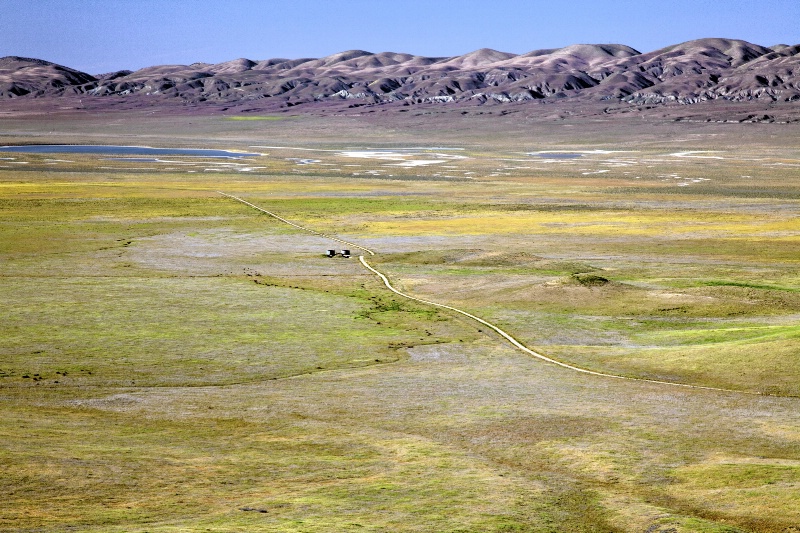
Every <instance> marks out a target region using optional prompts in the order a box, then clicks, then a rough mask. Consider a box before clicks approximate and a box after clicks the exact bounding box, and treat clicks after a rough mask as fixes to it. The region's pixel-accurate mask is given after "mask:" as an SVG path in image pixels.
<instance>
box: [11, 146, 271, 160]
mask: <svg viewBox="0 0 800 533" xmlns="http://www.w3.org/2000/svg"><path fill="white" fill-rule="evenodd" d="M0 152H22V153H28V154H123V155H192V156H196V157H225V158H229V159H239V158H241V157H255V156H260V155H261V154H253V153H244V152H229V151H228V150H206V149H200V148H151V147H149V146H113V145H93V144H27V145H24V146H0Z"/></svg>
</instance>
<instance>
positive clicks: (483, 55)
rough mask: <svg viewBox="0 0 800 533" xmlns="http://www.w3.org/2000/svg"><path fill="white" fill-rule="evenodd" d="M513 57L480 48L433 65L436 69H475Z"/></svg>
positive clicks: (507, 53)
mask: <svg viewBox="0 0 800 533" xmlns="http://www.w3.org/2000/svg"><path fill="white" fill-rule="evenodd" d="M514 57H517V54H512V53H509V52H500V51H499V50H493V49H491V48H481V49H480V50H475V51H474V52H470V53H468V54H464V55H461V56H456V57H451V58H448V59H445V60H444V61H439V62H437V63H435V65H436V66H437V67H455V68H459V69H464V68H475V67H484V66H486V65H491V64H493V63H498V62H500V61H506V60H509V59H511V58H514Z"/></svg>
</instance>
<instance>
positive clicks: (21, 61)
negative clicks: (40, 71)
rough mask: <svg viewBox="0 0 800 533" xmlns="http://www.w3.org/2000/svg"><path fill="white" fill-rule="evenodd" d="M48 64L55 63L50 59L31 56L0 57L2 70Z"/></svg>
mask: <svg viewBox="0 0 800 533" xmlns="http://www.w3.org/2000/svg"><path fill="white" fill-rule="evenodd" d="M50 65H55V63H51V62H50V61H45V60H44V59H36V58H33V57H21V56H5V57H0V69H3V70H15V69H19V68H27V67H33V66H50Z"/></svg>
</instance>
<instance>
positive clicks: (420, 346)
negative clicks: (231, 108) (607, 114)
mask: <svg viewBox="0 0 800 533" xmlns="http://www.w3.org/2000/svg"><path fill="white" fill-rule="evenodd" d="M462 118H463V117H456V116H453V115H443V116H437V115H422V114H419V115H413V114H409V115H408V116H403V117H400V116H398V118H397V119H396V120H392V121H386V120H381V119H380V117H376V116H373V115H359V114H357V113H354V114H351V115H343V116H327V117H316V116H310V115H297V116H281V117H279V118H278V119H268V120H267V119H265V120H247V121H241V120H230V118H229V117H225V116H183V117H181V116H175V117H171V118H170V120H163V119H162V118H159V117H154V116H149V115H145V114H122V113H120V114H114V113H106V114H102V115H64V116H62V117H59V116H55V117H53V116H49V117H38V116H35V115H31V116H27V117H5V118H2V119H0V122H2V123H3V128H2V131H3V132H4V133H3V134H2V138H0V144H4V145H8V144H21V143H23V144H32V143H37V144H49V143H56V144H65V143H67V144H92V143H99V144H108V143H114V144H120V145H133V144H136V145H150V146H159V147H189V148H219V149H228V150H236V151H240V152H249V153H259V154H262V155H259V156H248V157H244V158H237V159H220V158H207V157H200V156H163V157H161V156H159V157H156V158H151V160H147V161H142V160H137V159H136V158H135V157H126V156H123V157H120V158H117V157H115V156H112V157H109V156H107V155H93V154H63V153H61V154H19V153H11V152H5V153H0V257H1V258H2V262H0V277H2V283H0V298H2V302H3V304H2V305H3V316H4V318H3V335H2V337H1V338H0V410H1V411H0V413H1V414H2V417H0V465H1V466H2V470H3V475H2V476H0V490H2V492H3V493H4V494H6V500H5V503H4V511H3V512H2V513H0V530H3V531H26V532H33V531H64V532H66V531H89V532H92V531H97V532H99V531H120V532H122V531H125V532H130V531H140V532H144V531H148V532H167V531H220V532H227V531H230V532H233V531H297V532H301V531H302V532H313V531H319V532H328V531H376V532H378V531H387V532H388V531H392V532H394V531H409V532H411V531H418V532H422V531H426V532H427V531H430V532H434V531H436V532H444V531H451V532H456V531H459V532H467V531H474V532H479V531H480V532H484V531H498V532H500V531H531V532H561V531H570V532H581V531H585V532H621V531H632V532H633V531H647V532H650V533H657V532H662V533H666V532H673V531H675V532H689V531H700V532H745V531H751V532H790V531H795V530H796V529H797V528H800V504H799V503H798V502H800V497H798V496H800V409H798V406H799V405H800V404H798V402H800V399H799V398H800V386H798V383H800V365H798V358H800V342H798V339H799V338H800V327H799V326H798V317H800V219H799V218H798V213H799V212H800V210H798V207H800V205H799V204H800V179H798V175H799V174H798V168H800V146H798V145H797V143H796V140H797V139H798V138H800V137H798V135H797V134H798V131H797V126H796V125H792V124H716V123H675V122H672V121H666V120H657V119H655V118H651V119H648V120H641V119H639V120H638V121H637V120H634V119H624V118H620V117H616V118H610V119H608V120H606V121H603V120H600V119H598V120H587V119H581V120H576V121H574V122H571V121H570V120H568V119H548V120H544V119H538V118H536V117H529V118H528V119H524V120H523V119H520V117H500V116H485V115H484V116H480V117H478V116H473V117H466V118H463V121H462ZM217 191H224V192H226V193H229V194H232V195H235V196H237V197H240V198H242V199H244V200H246V201H248V202H251V203H253V204H254V205H258V206H261V207H263V208H264V209H267V210H269V211H271V212H274V213H276V214H278V215H280V216H281V217H283V218H285V219H286V220H288V221H290V222H293V223H296V224H298V225H300V226H303V227H306V228H311V229H312V230H315V231H318V232H319V233H320V234H313V233H308V232H305V231H302V230H301V229H299V228H297V227H292V226H289V225H287V224H285V223H282V222H280V221H277V220H275V219H274V218H271V217H269V216H267V215H265V214H263V213H259V212H258V211H256V210H254V209H253V208H252V207H250V206H247V205H244V204H242V203H240V202H236V201H233V200H232V199H230V198H226V197H225V196H222V195H220V194H219V193H218V192H217ZM328 236H335V237H337V238H340V239H342V240H344V241H346V242H349V243H357V244H359V245H363V246H364V247H366V248H368V249H370V250H374V251H375V252H376V256H375V257H374V258H370V259H369V261H370V264H372V265H373V266H374V267H375V268H376V269H378V270H380V271H381V272H384V273H386V275H387V276H388V278H389V279H390V281H391V284H392V285H393V286H395V287H397V289H398V290H400V291H402V292H404V293H408V294H410V295H413V296H415V297H418V298H421V299H424V300H431V301H435V302H440V303H442V304H446V305H448V306H452V307H455V308H458V309H463V310H465V311H467V312H469V313H472V314H475V315H477V316H479V317H482V318H484V319H486V320H487V321H489V322H491V323H493V324H497V325H498V326H499V327H500V328H502V329H503V330H504V331H507V332H509V333H510V334H511V335H513V336H514V337H515V338H518V339H519V340H520V342H523V343H524V344H525V345H526V346H529V347H530V348H531V349H533V350H535V351H536V352H538V353H541V354H543V355H545V356H547V357H551V358H553V359H556V360H559V361H563V362H565V363H567V364H569V365H573V366H576V367H580V368H585V369H589V370H592V371H596V372H598V373H608V374H614V375H619V376H627V377H632V378H638V379H640V380H650V381H636V380H620V379H616V378H613V377H605V376H599V375H591V374H585V373H579V372H575V371H573V370H570V369H568V368H563V367H559V366H556V365H553V364H550V363H547V362H545V361H542V360H540V359H536V358H534V357H531V356H530V355H526V354H525V353H523V352H521V351H519V350H516V349H514V348H513V347H512V346H511V345H510V344H509V343H508V342H507V341H506V340H505V339H503V338H501V337H500V336H499V335H498V334H497V333H496V332H494V331H492V330H491V329H489V328H487V327H485V326H484V325H482V324H480V323H477V322H475V321H474V320H471V319H469V318H467V317H465V316H463V315H460V314H459V313H456V312H453V311H451V310H448V309H445V308H437V307H432V306H429V305H426V304H424V303H422V302H418V301H412V300H409V299H406V298H403V297H401V296H399V295H397V294H395V293H392V292H390V291H389V290H388V289H387V288H386V286H385V285H384V283H383V282H382V280H381V279H379V278H378V277H377V276H375V275H374V274H373V273H372V272H369V271H368V270H366V269H365V268H364V267H363V266H362V265H361V264H360V263H359V261H358V258H357V257H351V258H349V259H346V258H343V257H334V258H328V257H325V256H324V253H325V251H326V250H327V249H332V248H333V249H337V250H338V249H341V248H343V247H346V246H345V244H344V243H342V242H340V241H334V240H332V239H331V238H329V237H328ZM354 253H355V250H354ZM355 255H357V253H355ZM654 381H658V382H669V383H656V382H654ZM670 383H676V384H690V385H696V386H698V387H708V388H705V389H704V388H689V387H680V386H675V385H672V384H670ZM715 388H716V389H727V390H724V391H722V390H711V389H715Z"/></svg>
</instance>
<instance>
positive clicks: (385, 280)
mask: <svg viewBox="0 0 800 533" xmlns="http://www.w3.org/2000/svg"><path fill="white" fill-rule="evenodd" d="M217 192H218V193H219V194H221V195H223V196H227V197H228V198H231V199H233V200H236V201H239V202H241V203H243V204H245V205H248V206H250V207H252V208H253V209H256V210H258V211H261V212H262V213H264V214H267V215H269V216H271V217H273V218H275V219H276V220H280V221H281V222H283V223H285V224H289V225H290V226H293V227H295V228H297V229H299V230H302V231H305V232H307V233H311V234H313V235H317V236H319V237H325V238H326V239H331V240H334V241H337V242H341V243H344V244H347V245H349V246H352V247H353V248H358V249H359V250H363V251H364V252H366V253H368V254H369V255H372V256H374V255H375V252H373V251H372V250H370V249H369V248H365V247H364V246H360V245H358V244H355V243H353V242H349V241H345V240H343V239H340V238H338V237H334V236H332V235H328V234H325V233H321V232H319V231H316V230H313V229H310V228H306V227H304V226H301V225H299V224H295V223H294V222H290V221H288V220H286V219H285V218H283V217H280V216H278V215H276V214H275V213H272V212H270V211H267V210H266V209H263V208H261V207H259V206H257V205H255V204H251V203H250V202H248V201H246V200H243V199H241V198H239V197H238V196H233V195H231V194H227V193H224V192H221V191H217ZM358 260H359V261H360V262H361V264H362V265H363V266H364V268H366V269H367V270H369V271H370V272H372V273H373V274H375V275H376V276H378V277H379V278H380V279H381V280H382V281H383V284H384V285H385V286H386V288H387V289H389V290H390V291H392V292H393V293H395V294H397V295H399V296H402V297H403V298H408V299H409V300H413V301H415V302H420V303H423V304H426V305H431V306H434V307H440V308H442V309H447V310H449V311H453V312H455V313H459V314H461V315H464V316H466V317H468V318H471V319H472V320H474V321H476V322H478V323H480V324H483V325H484V326H486V327H488V328H490V329H492V330H493V331H494V332H495V333H497V334H498V335H500V336H501V337H503V338H504V339H505V340H507V341H508V342H509V343H511V345H512V346H514V347H515V348H516V349H518V350H520V351H522V352H524V353H526V354H528V355H530V356H532V357H535V358H537V359H541V360H542V361H546V362H548V363H551V364H554V365H558V366H560V367H563V368H567V369H569V370H573V371H575V372H581V373H583V374H590V375H592V376H599V377H604V378H612V379H624V380H628V381H640V382H645V383H656V384H659V385H671V386H673V387H685V388H690V389H704V390H712V391H722V392H735V393H739V394H751V395H756V396H761V393H758V392H750V391H741V390H734V389H723V388H719V387H705V386H703V385H690V384H688V383H674V382H672V381H659V380H656V379H646V378H635V377H629V376H620V375H616V374H607V373H605V372H595V371H594V370H587V369H585V368H580V367H577V366H573V365H570V364H567V363H563V362H561V361H557V360H555V359H551V358H550V357H547V356H545V355H542V354H540V353H538V352H536V351H534V350H531V349H530V348H528V347H527V346H525V345H524V344H522V343H521V342H520V341H518V340H517V339H515V338H514V337H513V336H511V335H510V334H509V333H507V332H505V331H504V330H502V329H500V328H499V327H497V326H495V325H494V324H492V323H491V322H487V321H486V320H484V319H482V318H480V317H478V316H475V315H473V314H471V313H468V312H466V311H463V310H461V309H458V308H456V307H452V306H449V305H445V304H440V303H437V302H432V301H430V300H423V299H422V298H417V297H416V296H411V295H410V294H406V293H404V292H402V291H399V290H397V289H396V288H394V287H393V286H392V284H391V282H390V281H389V278H387V277H386V275H385V274H383V273H382V272H380V271H379V270H377V269H376V268H375V267H373V266H372V265H370V264H369V263H368V262H367V260H366V259H364V256H363V255H360V256H359V257H358Z"/></svg>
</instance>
